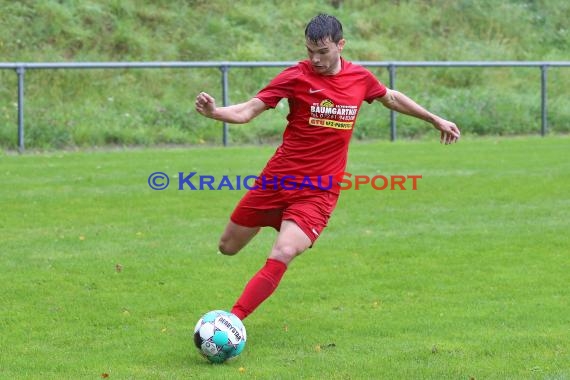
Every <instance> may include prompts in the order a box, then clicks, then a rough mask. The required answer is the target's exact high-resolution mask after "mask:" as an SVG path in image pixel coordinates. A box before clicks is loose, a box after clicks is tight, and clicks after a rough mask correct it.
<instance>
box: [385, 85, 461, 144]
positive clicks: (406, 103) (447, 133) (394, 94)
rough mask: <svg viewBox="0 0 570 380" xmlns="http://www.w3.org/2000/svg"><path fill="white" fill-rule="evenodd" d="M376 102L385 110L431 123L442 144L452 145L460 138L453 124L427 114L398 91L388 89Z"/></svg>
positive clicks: (427, 112) (429, 113)
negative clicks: (438, 132)
mask: <svg viewBox="0 0 570 380" xmlns="http://www.w3.org/2000/svg"><path fill="white" fill-rule="evenodd" d="M378 101H379V102H380V103H382V104H383V105H384V106H385V107H386V108H389V109H391V110H394V111H397V112H400V113H403V114H405V115H410V116H413V117H416V118H418V119H421V120H424V121H427V122H428V123H431V124H432V125H433V126H434V127H435V129H437V130H438V131H440V133H441V142H442V143H445V144H452V143H454V142H457V140H459V137H460V136H461V132H460V131H459V128H457V125H455V123H453V122H451V121H449V120H445V119H443V118H441V117H439V116H437V115H435V114H433V113H431V112H429V111H428V110H426V109H425V108H423V107H422V106H420V105H419V104H417V103H416V102H414V101H413V100H412V99H410V98H409V97H407V96H406V95H404V94H403V93H401V92H399V91H396V90H391V89H389V88H388V89H387V91H386V94H385V95H384V96H382V97H381V98H378Z"/></svg>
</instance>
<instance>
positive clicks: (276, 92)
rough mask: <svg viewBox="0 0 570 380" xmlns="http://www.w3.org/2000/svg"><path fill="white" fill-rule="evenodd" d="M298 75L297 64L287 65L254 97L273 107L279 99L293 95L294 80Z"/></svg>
mask: <svg viewBox="0 0 570 380" xmlns="http://www.w3.org/2000/svg"><path fill="white" fill-rule="evenodd" d="M299 75H301V70H300V68H299V65H295V66H292V67H289V68H287V69H285V70H283V71H282V72H281V73H280V74H279V75H277V76H276V77H275V78H273V80H272V81H271V82H269V84H268V85H267V86H265V88H263V89H262V90H260V91H259V92H258V93H257V95H255V97H256V98H258V99H259V100H261V101H262V102H263V103H265V104H266V105H267V106H268V107H270V108H275V107H276V106H277V103H279V101H280V100H281V99H283V98H286V99H288V98H292V97H293V89H294V88H295V81H296V80H297V78H298V77H299Z"/></svg>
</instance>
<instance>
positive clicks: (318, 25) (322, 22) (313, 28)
mask: <svg viewBox="0 0 570 380" xmlns="http://www.w3.org/2000/svg"><path fill="white" fill-rule="evenodd" d="M305 38H306V39H307V40H309V41H312V42H315V43H318V42H320V41H324V40H326V39H327V38H330V39H331V41H332V42H334V43H335V44H337V43H338V42H339V41H340V40H341V39H342V24H341V23H340V21H338V20H337V18H336V17H334V16H330V15H327V14H324V13H321V14H320V15H317V16H315V17H313V18H312V19H311V21H309V23H308V24H307V27H306V28H305Z"/></svg>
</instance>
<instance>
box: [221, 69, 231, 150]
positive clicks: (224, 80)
mask: <svg viewBox="0 0 570 380" xmlns="http://www.w3.org/2000/svg"><path fill="white" fill-rule="evenodd" d="M228 69H229V67H228V66H227V65H222V66H220V70H221V71H222V102H223V105H224V107H227V106H228V105H229V89H228ZM222 142H223V144H224V146H228V123H226V122H225V121H224V122H223V136H222Z"/></svg>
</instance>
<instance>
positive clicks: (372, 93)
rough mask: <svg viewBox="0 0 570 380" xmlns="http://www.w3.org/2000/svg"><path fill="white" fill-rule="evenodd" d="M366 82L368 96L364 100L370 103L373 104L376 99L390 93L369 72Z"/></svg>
mask: <svg viewBox="0 0 570 380" xmlns="http://www.w3.org/2000/svg"><path fill="white" fill-rule="evenodd" d="M366 81H367V86H366V96H365V97H364V100H366V101H367V102H368V103H372V102H373V101H374V100H375V99H377V98H381V97H383V96H384V95H386V92H387V91H388V90H387V89H386V86H385V85H384V84H383V83H382V82H380V81H379V80H378V79H377V78H376V77H375V76H374V74H372V73H371V72H369V71H368V77H367V79H366Z"/></svg>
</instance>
